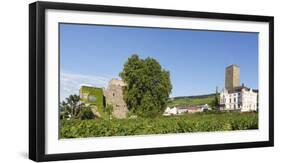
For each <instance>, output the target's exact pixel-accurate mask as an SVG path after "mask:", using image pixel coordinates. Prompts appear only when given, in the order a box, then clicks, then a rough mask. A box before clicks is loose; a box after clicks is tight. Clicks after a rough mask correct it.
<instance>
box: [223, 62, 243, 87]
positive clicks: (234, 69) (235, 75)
mask: <svg viewBox="0 0 281 163" xmlns="http://www.w3.org/2000/svg"><path fill="white" fill-rule="evenodd" d="M239 86H240V68H239V66H237V65H230V66H228V67H226V70H225V88H226V89H227V90H231V89H233V88H235V87H239Z"/></svg>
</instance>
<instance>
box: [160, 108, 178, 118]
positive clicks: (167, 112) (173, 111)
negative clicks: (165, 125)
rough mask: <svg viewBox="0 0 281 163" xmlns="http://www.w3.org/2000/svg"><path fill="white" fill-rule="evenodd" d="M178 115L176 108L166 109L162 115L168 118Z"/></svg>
mask: <svg viewBox="0 0 281 163" xmlns="http://www.w3.org/2000/svg"><path fill="white" fill-rule="evenodd" d="M177 114H178V108H176V107H173V108H170V107H167V108H166V109H165V111H164V113H163V115H164V116H170V115H177Z"/></svg>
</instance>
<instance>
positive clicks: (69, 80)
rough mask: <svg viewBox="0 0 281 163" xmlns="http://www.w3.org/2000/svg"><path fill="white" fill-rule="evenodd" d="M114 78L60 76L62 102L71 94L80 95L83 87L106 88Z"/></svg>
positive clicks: (65, 74)
mask: <svg viewBox="0 0 281 163" xmlns="http://www.w3.org/2000/svg"><path fill="white" fill-rule="evenodd" d="M110 79H112V77H108V76H94V75H80V74H73V73H64V72H61V74H60V101H62V100H64V99H65V98H66V97H68V96H69V95H71V94H77V95H78V94H79V89H80V87H81V85H88V86H94V87H100V88H105V87H107V84H108V82H109V80H110Z"/></svg>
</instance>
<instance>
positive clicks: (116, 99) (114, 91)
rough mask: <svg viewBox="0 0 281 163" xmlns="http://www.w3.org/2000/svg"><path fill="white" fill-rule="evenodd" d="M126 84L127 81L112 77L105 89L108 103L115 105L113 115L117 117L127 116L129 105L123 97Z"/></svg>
mask: <svg viewBox="0 0 281 163" xmlns="http://www.w3.org/2000/svg"><path fill="white" fill-rule="evenodd" d="M124 86H125V83H124V82H123V81H122V80H118V79H112V80H110V81H109V83H108V87H107V88H106V89H105V90H104V96H105V99H106V104H107V105H108V104H109V105H112V106H113V116H114V117H116V118H126V116H127V113H128V108H127V105H126V103H125V101H124V99H123V87H124Z"/></svg>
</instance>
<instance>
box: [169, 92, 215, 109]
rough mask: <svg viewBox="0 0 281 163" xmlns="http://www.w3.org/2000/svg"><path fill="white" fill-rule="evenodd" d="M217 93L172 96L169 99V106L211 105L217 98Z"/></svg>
mask: <svg viewBox="0 0 281 163" xmlns="http://www.w3.org/2000/svg"><path fill="white" fill-rule="evenodd" d="M215 96H216V94H215V93H212V94H206V95H198V96H178V97H173V98H170V99H169V101H168V106H169V107H173V106H191V105H204V104H208V105H211V103H212V101H213V100H214V99H215Z"/></svg>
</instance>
